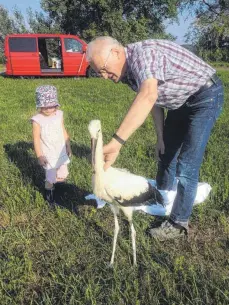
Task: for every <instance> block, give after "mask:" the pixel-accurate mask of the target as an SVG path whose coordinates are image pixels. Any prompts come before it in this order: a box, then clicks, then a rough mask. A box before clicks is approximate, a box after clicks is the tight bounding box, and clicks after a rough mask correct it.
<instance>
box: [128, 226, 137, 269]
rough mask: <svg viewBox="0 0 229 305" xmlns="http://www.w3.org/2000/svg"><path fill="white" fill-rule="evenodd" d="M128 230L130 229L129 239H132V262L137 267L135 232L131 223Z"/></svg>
mask: <svg viewBox="0 0 229 305" xmlns="http://www.w3.org/2000/svg"><path fill="white" fill-rule="evenodd" d="M130 229H131V239H132V247H133V260H134V265H137V259H136V231H135V228H134V225H133V222H130Z"/></svg>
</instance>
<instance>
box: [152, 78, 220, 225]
mask: <svg viewBox="0 0 229 305" xmlns="http://www.w3.org/2000/svg"><path fill="white" fill-rule="evenodd" d="M223 95H224V93H223V86H222V82H221V80H220V79H218V80H217V81H216V82H215V83H214V84H213V85H212V86H211V87H210V88H208V89H207V90H205V91H203V92H201V93H199V94H198V95H196V96H195V95H193V96H191V97H190V98H188V99H187V101H186V103H185V104H184V105H183V106H181V107H180V108H178V109H176V110H169V111H168V113H167V117H166V120H165V125H164V133H163V137H164V144H165V153H164V154H163V155H162V154H161V155H160V158H161V161H159V163H158V172H157V178H156V181H157V187H158V189H159V190H171V189H172V188H173V183H174V180H175V178H176V177H177V179H178V187H177V195H176V198H175V200H174V203H173V208H172V211H171V214H170V219H171V220H172V221H174V222H175V223H178V224H180V225H182V226H183V227H186V228H187V226H188V219H189V217H190V215H191V212H192V208H193V203H194V200H195V196H196V191H197V184H198V180H199V169H200V166H201V163H202V160H203V155H204V151H205V147H206V145H207V142H208V139H209V136H210V132H211V130H212V127H213V126H214V124H215V121H216V119H217V117H218V116H219V114H220V112H221V110H222V105H223Z"/></svg>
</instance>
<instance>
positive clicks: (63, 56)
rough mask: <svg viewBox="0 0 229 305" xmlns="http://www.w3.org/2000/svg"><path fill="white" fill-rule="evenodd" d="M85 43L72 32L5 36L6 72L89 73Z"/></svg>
mask: <svg viewBox="0 0 229 305" xmlns="http://www.w3.org/2000/svg"><path fill="white" fill-rule="evenodd" d="M86 49H87V44H86V42H85V41H83V40H82V39H80V38H79V37H78V36H75V35H64V34H13V35H7V36H6V38H5V57H6V72H5V74H6V75H9V76H93V75H94V73H93V70H92V69H91V68H90V66H89V64H88V62H87V61H86V57H85V52H86Z"/></svg>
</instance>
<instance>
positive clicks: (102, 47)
mask: <svg viewBox="0 0 229 305" xmlns="http://www.w3.org/2000/svg"><path fill="white" fill-rule="evenodd" d="M114 46H117V47H120V46H122V45H121V43H120V42H118V40H116V39H114V38H112V37H110V36H99V37H97V38H95V39H93V40H92V41H91V42H90V43H89V44H88V46H87V51H86V58H87V61H88V62H89V63H90V62H91V61H92V60H93V56H94V55H95V54H99V55H102V54H103V53H105V52H107V50H108V49H111V48H112V47H114Z"/></svg>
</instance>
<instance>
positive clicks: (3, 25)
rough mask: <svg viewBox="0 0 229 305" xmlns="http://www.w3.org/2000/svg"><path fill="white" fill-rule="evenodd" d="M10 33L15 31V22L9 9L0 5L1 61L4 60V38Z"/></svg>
mask: <svg viewBox="0 0 229 305" xmlns="http://www.w3.org/2000/svg"><path fill="white" fill-rule="evenodd" d="M8 33H13V24H12V20H11V18H10V16H9V13H8V11H7V10H6V9H5V8H4V7H3V6H1V5H0V62H3V54H4V40H5V37H6V35H7V34H8Z"/></svg>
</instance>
